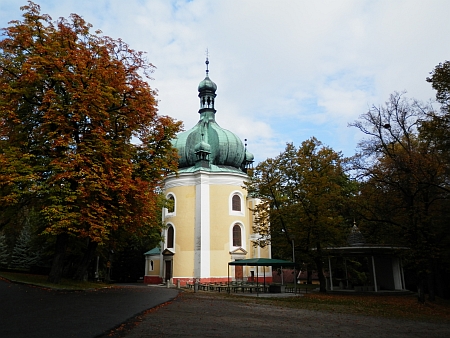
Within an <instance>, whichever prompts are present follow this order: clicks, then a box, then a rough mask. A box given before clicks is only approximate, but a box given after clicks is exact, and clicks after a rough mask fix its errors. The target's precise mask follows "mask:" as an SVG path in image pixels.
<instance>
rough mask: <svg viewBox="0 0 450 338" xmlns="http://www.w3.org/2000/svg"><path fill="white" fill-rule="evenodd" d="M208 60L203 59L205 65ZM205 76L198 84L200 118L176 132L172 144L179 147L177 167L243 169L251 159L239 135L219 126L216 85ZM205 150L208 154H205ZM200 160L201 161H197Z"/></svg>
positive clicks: (186, 169) (189, 169) (181, 168)
mask: <svg viewBox="0 0 450 338" xmlns="http://www.w3.org/2000/svg"><path fill="white" fill-rule="evenodd" d="M208 64H209V61H208V60H206V66H208ZM208 72H209V70H208V69H207V70H206V77H205V79H204V80H203V81H201V82H200V84H199V85H198V92H199V94H198V97H199V98H200V110H199V113H200V120H199V121H198V123H197V124H196V125H195V126H194V127H193V128H192V129H190V130H188V131H185V132H183V133H180V134H178V136H177V138H176V139H175V140H174V141H173V146H174V147H175V148H176V149H177V150H178V155H179V156H180V159H179V160H178V168H179V169H180V170H183V171H192V170H197V168H202V169H205V170H206V169H207V170H211V171H233V172H236V171H238V172H241V173H242V172H243V171H244V169H245V167H246V165H248V164H249V163H251V162H253V155H252V154H250V153H248V152H246V149H245V146H244V144H243V143H242V141H241V139H240V138H239V137H238V136H236V135H235V134H233V133H232V132H231V131H229V130H226V129H223V128H221V127H220V126H219V125H218V124H217V122H216V120H215V115H216V110H215V109H214V104H215V98H216V90H217V85H216V84H215V83H214V82H213V81H211V79H210V78H209V76H208ZM206 154H207V155H208V156H206ZM200 160H201V161H203V162H202V163H201V164H200V163H199V162H198V161H200Z"/></svg>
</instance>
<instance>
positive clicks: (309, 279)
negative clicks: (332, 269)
mask: <svg viewBox="0 0 450 338" xmlns="http://www.w3.org/2000/svg"><path fill="white" fill-rule="evenodd" d="M312 277H313V271H312V269H311V265H310V264H308V276H307V277H306V278H307V279H306V284H312Z"/></svg>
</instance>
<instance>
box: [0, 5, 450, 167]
mask: <svg viewBox="0 0 450 338" xmlns="http://www.w3.org/2000/svg"><path fill="white" fill-rule="evenodd" d="M35 2H36V3H38V4H40V6H41V12H42V13H47V14H49V15H50V16H51V17H52V18H53V19H57V18H58V17H61V16H63V17H68V16H69V15H70V13H77V14H79V15H81V16H83V17H84V18H85V20H86V21H88V22H90V23H91V24H93V26H94V30H95V29H100V30H102V31H103V33H104V34H105V35H108V36H111V37H113V38H122V39H123V40H124V41H125V42H127V43H129V44H130V46H131V47H132V48H134V49H136V50H142V51H145V52H146V53H147V58H148V60H149V61H150V62H151V63H153V64H154V65H155V66H156V67H157V69H156V71H155V73H154V74H153V77H154V80H153V81H151V83H150V84H151V86H152V87H154V88H156V89H158V91H159V96H158V97H159V110H160V113H161V114H164V115H170V116H172V117H174V118H176V119H178V120H182V121H183V122H184V126H185V129H190V128H191V127H192V126H193V125H194V124H195V123H196V122H197V120H198V109H199V102H198V97H197V94H198V93H197V86H198V84H199V82H200V81H201V80H202V79H203V78H204V76H205V63H204V62H205V52H206V49H208V50H209V60H210V66H209V68H210V78H211V79H212V80H213V81H214V82H215V83H216V84H217V86H218V90H217V98H216V109H217V114H216V121H217V122H218V123H219V124H220V125H221V126H222V127H224V128H226V129H229V130H231V131H233V132H234V133H236V134H237V135H239V136H240V137H241V139H248V150H249V151H250V152H252V153H254V154H255V160H256V162H259V161H262V160H264V159H266V158H267V157H273V156H276V155H277V154H279V153H280V152H281V151H283V149H284V147H285V144H286V143H287V142H293V143H294V144H295V145H297V146H299V145H300V144H301V142H302V141H304V140H306V139H308V138H310V137H312V136H315V137H316V138H318V139H319V140H320V141H322V142H323V143H324V144H326V145H328V146H330V147H332V148H333V149H334V150H336V151H342V152H343V154H344V155H345V156H351V155H353V154H354V152H355V148H356V145H357V142H358V140H360V139H361V137H362V136H363V135H361V133H360V132H358V130H356V129H355V128H350V127H348V126H347V125H348V123H351V122H353V121H354V120H355V119H357V118H358V116H359V115H361V114H363V113H365V112H366V111H367V110H368V107H369V106H371V105H372V104H375V105H381V104H383V103H384V102H385V101H386V100H387V99H388V97H389V95H390V94H391V93H393V92H394V91H400V92H401V91H407V96H408V97H414V98H417V99H420V100H423V101H427V100H430V99H434V97H435V93H434V91H433V90H432V88H431V86H430V85H429V83H427V82H426V81H425V79H426V77H427V76H428V74H429V72H430V71H431V70H433V68H434V67H435V66H436V65H437V64H438V63H439V62H443V61H445V60H448V59H450V43H449V37H450V22H449V20H448V14H449V13H450V1H448V0H385V1H384V0H380V1H377V0H372V1H369V0H367V1H363V0H329V1H325V0H323V1H322V0H314V1H312V0H191V1H186V0H185V1H182V0H179V1H176V0H171V1H169V0H126V1H123V0H95V1H94V0H35ZM24 4H26V2H25V0H1V1H0V27H6V26H7V25H8V24H7V23H8V21H10V20H14V19H20V18H21V11H20V9H19V7H20V6H22V5H24ZM436 107H438V106H436Z"/></svg>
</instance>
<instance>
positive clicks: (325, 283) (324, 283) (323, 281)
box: [315, 257, 327, 292]
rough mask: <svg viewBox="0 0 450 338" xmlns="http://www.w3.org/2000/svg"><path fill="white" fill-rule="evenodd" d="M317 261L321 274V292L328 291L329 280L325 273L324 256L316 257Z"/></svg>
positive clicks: (318, 272)
mask: <svg viewBox="0 0 450 338" xmlns="http://www.w3.org/2000/svg"><path fill="white" fill-rule="evenodd" d="M315 262H316V266H317V274H318V276H319V282H320V292H327V281H326V279H325V275H324V274H323V262H322V258H321V257H318V258H316V259H315Z"/></svg>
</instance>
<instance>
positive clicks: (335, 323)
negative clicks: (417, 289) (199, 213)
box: [120, 293, 450, 338]
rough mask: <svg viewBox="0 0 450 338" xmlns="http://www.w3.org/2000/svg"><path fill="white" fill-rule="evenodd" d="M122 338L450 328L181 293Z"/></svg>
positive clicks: (435, 335)
mask: <svg viewBox="0 0 450 338" xmlns="http://www.w3.org/2000/svg"><path fill="white" fill-rule="evenodd" d="M255 301H256V302H255ZM120 337H126V338H143V337H259V338H260V337H364V338H380V337H389V338H400V337H402V338H403V337H405V338H406V337H408V338H411V337H427V338H441V337H442V338H444V337H445V338H448V337H450V324H449V323H442V324H439V323H423V322H416V321H405V320H394V319H386V318H374V317H366V316H358V315H347V314H338V313H326V312H317V311H310V310H300V309H287V308H281V307H276V306H270V305H264V304H258V302H257V300H255V299H252V300H250V299H249V302H245V301H244V302H242V301H233V300H229V299H226V298H223V297H220V296H217V295H208V294H206V293H195V294H194V293H181V294H180V295H179V296H178V297H177V298H176V299H175V300H173V301H172V302H169V303H167V304H165V305H164V306H161V307H158V308H156V309H153V310H150V311H148V312H147V313H146V314H145V315H143V316H142V317H141V318H140V320H139V322H138V323H137V325H136V326H135V327H134V328H132V329H131V330H130V331H127V332H122V333H121V335H120Z"/></svg>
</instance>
